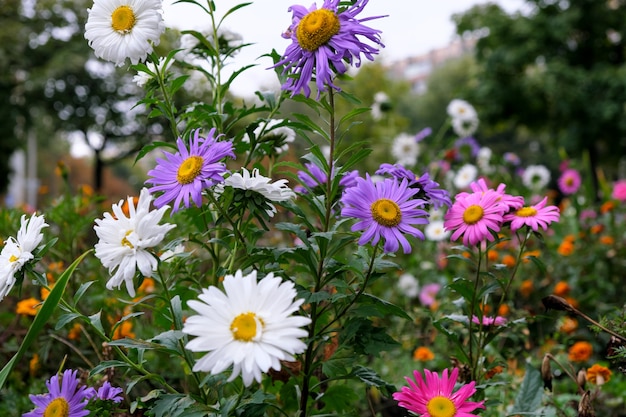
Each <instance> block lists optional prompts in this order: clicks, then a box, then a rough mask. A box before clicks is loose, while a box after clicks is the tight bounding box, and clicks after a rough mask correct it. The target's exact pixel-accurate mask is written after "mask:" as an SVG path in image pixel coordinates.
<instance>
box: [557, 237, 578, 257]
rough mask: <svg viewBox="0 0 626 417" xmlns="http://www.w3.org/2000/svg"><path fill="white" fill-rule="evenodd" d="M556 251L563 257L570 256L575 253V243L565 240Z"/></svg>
mask: <svg viewBox="0 0 626 417" xmlns="http://www.w3.org/2000/svg"><path fill="white" fill-rule="evenodd" d="M556 251H557V252H558V254H559V255H561V256H570V255H571V254H572V253H574V243H572V242H570V241H569V240H564V241H563V242H561V244H560V245H559V248H558V249H557V250H556Z"/></svg>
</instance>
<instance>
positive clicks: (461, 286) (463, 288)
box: [448, 278, 474, 302]
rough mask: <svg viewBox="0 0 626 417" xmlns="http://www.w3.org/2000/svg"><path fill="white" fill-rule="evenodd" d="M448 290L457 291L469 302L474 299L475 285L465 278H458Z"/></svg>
mask: <svg viewBox="0 0 626 417" xmlns="http://www.w3.org/2000/svg"><path fill="white" fill-rule="evenodd" d="M448 288H450V289H452V290H454V291H456V292H457V293H459V294H460V295H461V297H463V298H464V299H465V300H467V301H468V302H471V301H472V300H473V299H474V283H473V282H472V281H470V280H467V279H465V278H456V279H455V280H454V281H453V282H452V283H450V284H448Z"/></svg>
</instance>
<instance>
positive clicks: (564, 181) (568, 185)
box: [557, 168, 582, 195]
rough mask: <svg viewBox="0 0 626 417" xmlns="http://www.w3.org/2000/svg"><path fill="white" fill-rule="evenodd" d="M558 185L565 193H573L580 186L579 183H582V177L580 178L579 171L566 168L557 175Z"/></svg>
mask: <svg viewBox="0 0 626 417" xmlns="http://www.w3.org/2000/svg"><path fill="white" fill-rule="evenodd" d="M557 183H558V185H559V190H561V192H562V193H563V194H565V195H571V194H574V193H575V192H576V191H578V189H579V188H580V184H581V183H582V179H581V178H580V173H579V172H578V171H577V170H575V169H573V168H568V169H566V170H565V171H563V173H562V174H561V176H560V177H559V179H558V180H557Z"/></svg>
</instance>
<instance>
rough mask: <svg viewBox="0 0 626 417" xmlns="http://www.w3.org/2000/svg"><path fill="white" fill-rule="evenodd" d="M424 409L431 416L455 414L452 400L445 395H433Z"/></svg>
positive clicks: (452, 416)
mask: <svg viewBox="0 0 626 417" xmlns="http://www.w3.org/2000/svg"><path fill="white" fill-rule="evenodd" d="M426 409H427V410H428V414H430V416H431V417H454V416H455V415H456V407H455V406H454V403H453V402H452V400H450V399H449V398H447V397H442V396H437V397H433V398H431V399H430V401H428V404H426Z"/></svg>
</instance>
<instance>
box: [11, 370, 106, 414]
mask: <svg viewBox="0 0 626 417" xmlns="http://www.w3.org/2000/svg"><path fill="white" fill-rule="evenodd" d="M76 372H77V371H72V370H71V369H67V370H66V371H65V372H63V377H62V378H59V376H58V375H54V376H53V377H52V378H50V379H49V380H48V381H47V382H46V386H47V387H48V393H47V394H43V395H30V400H31V401H32V402H33V404H35V406H36V407H35V409H34V410H32V411H30V412H28V413H25V414H24V415H23V416H22V417H47V416H61V415H63V416H67V417H85V416H87V415H89V410H87V409H85V407H86V406H87V403H88V402H89V399H91V398H92V397H93V396H94V395H95V391H94V389H93V388H88V387H86V386H84V385H80V380H79V379H78V378H77V377H76Z"/></svg>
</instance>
